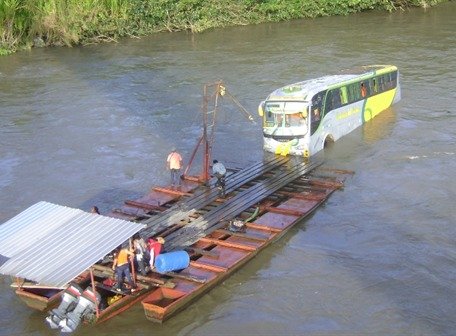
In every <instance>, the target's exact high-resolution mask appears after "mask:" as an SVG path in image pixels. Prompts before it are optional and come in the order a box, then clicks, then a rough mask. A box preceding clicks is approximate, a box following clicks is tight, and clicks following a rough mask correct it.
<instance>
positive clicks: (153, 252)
mask: <svg viewBox="0 0 456 336" xmlns="http://www.w3.org/2000/svg"><path fill="white" fill-rule="evenodd" d="M163 244H165V239H164V238H163V237H157V239H153V238H149V241H148V245H149V254H150V260H149V266H150V269H151V270H154V269H155V259H156V258H157V256H158V255H159V254H160V253H161V251H162V249H163Z"/></svg>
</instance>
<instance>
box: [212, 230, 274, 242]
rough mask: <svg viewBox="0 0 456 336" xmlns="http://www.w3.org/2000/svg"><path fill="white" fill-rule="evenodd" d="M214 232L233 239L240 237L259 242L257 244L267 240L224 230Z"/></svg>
mask: <svg viewBox="0 0 456 336" xmlns="http://www.w3.org/2000/svg"><path fill="white" fill-rule="evenodd" d="M214 232H218V233H222V234H227V235H230V236H234V237H242V238H245V239H250V240H254V241H259V242H265V241H267V240H269V238H268V237H264V236H262V237H259V236H255V235H251V234H249V233H244V232H233V231H230V230H226V229H217V230H215V231H214Z"/></svg>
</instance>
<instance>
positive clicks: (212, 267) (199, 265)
mask: <svg viewBox="0 0 456 336" xmlns="http://www.w3.org/2000/svg"><path fill="white" fill-rule="evenodd" d="M190 265H191V266H193V267H196V268H202V269H205V270H208V271H212V272H216V273H226V271H228V268H226V267H223V266H216V265H209V264H204V263H201V262H198V261H190Z"/></svg>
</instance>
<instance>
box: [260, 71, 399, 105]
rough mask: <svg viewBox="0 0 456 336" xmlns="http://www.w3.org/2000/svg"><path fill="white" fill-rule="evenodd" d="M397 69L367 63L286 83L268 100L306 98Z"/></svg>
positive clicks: (306, 99) (305, 99)
mask: <svg viewBox="0 0 456 336" xmlns="http://www.w3.org/2000/svg"><path fill="white" fill-rule="evenodd" d="M394 70H397V68H396V67H395V66H393V65H365V66H359V67H356V68H351V69H347V70H342V71H340V73H339V74H336V75H328V76H323V77H319V78H314V79H308V80H305V81H302V82H298V83H294V84H290V85H286V86H284V87H281V88H279V89H277V90H275V91H273V92H272V93H271V94H270V95H269V96H268V98H267V100H300V101H302V100H304V101H308V100H310V99H311V98H312V96H313V95H314V94H315V93H317V92H320V91H322V90H325V89H328V88H330V87H332V86H335V85H337V86H338V85H340V84H342V83H349V82H351V81H353V80H355V79H363V78H369V77H371V76H374V75H378V74H382V73H385V72H390V71H394Z"/></svg>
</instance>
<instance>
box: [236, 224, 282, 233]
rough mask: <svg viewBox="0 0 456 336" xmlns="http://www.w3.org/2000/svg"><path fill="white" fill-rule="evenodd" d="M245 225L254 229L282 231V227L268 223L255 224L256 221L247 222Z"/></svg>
mask: <svg viewBox="0 0 456 336" xmlns="http://www.w3.org/2000/svg"><path fill="white" fill-rule="evenodd" d="M245 226H247V227H249V228H252V229H257V230H264V231H269V232H273V233H278V232H282V229H278V228H274V227H271V226H267V225H261V224H255V223H245Z"/></svg>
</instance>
